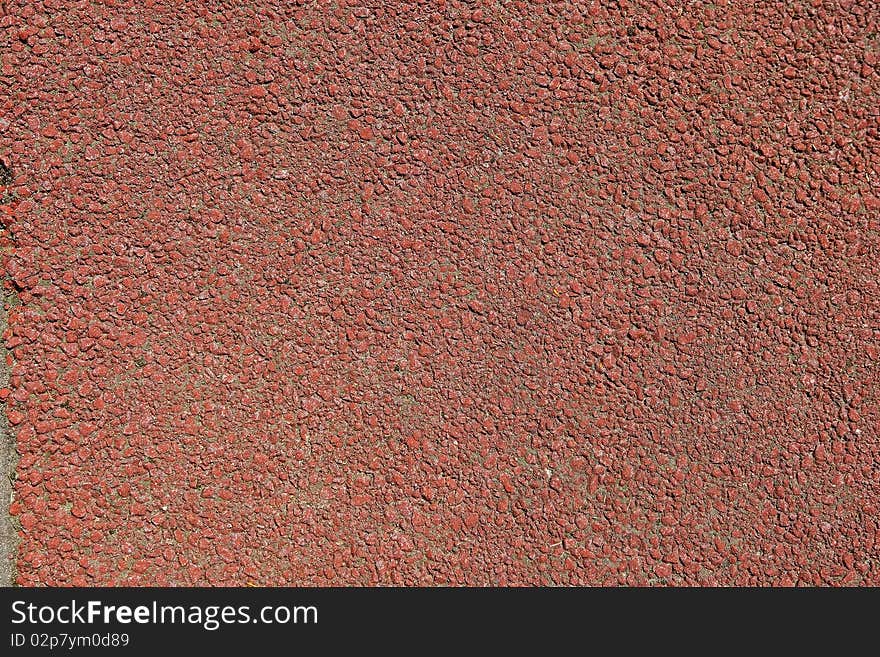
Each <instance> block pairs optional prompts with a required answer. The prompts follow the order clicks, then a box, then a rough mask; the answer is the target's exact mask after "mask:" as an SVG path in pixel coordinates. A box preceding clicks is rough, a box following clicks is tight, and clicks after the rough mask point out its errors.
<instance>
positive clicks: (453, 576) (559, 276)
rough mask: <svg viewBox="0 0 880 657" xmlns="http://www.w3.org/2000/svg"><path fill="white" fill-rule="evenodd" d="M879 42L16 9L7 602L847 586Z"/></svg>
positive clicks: (7, 131)
mask: <svg viewBox="0 0 880 657" xmlns="http://www.w3.org/2000/svg"><path fill="white" fill-rule="evenodd" d="M755 5H757V8H755ZM878 19H880V8H878V5H877V4H876V3H875V2H873V1H868V2H856V1H853V0H848V1H843V0H841V1H838V2H827V1H826V2H822V1H815V2H810V1H803V2H801V1H794V2H786V3H780V2H759V3H753V2H750V1H745V0H742V1H736V2H725V0H714V2H712V3H709V2H686V3H679V2H671V1H670V2H662V1H657V2H652V1H648V0H635V1H633V2H623V0H621V1H620V2H609V3H604V2H603V3H599V2H589V1H586V2H535V1H532V2H513V1H510V2H508V1H505V2H494V1H493V2H488V1H482V0H481V1H477V2H457V1H446V2H443V1H442V0H437V1H436V2H434V1H432V2H422V3H410V2H372V3H348V2H345V1H344V0H337V1H336V2H320V3H314V2H304V1H303V0H299V1H298V2H289V3H281V2H274V1H272V2H270V1H269V0H250V1H249V2H244V3H240V2H180V1H177V0H175V1H174V2H171V1H167V0H166V1H163V2H155V1H153V0H139V1H137V2H135V1H133V0H113V1H111V0H106V1H105V2H89V1H82V2H67V1H62V0H53V1H50V0H43V1H42V2H39V1H38V2H31V1H28V2H25V1H24V0H8V1H7V2H6V3H5V15H4V16H3V18H2V20H0V25H2V40H3V47H2V50H0V67H2V70H0V75H2V78H0V80H2V85H3V93H2V96H0V103H2V122H0V156H2V158H3V159H4V160H5V161H6V162H7V164H9V165H10V166H11V167H12V168H13V171H14V175H15V181H14V183H13V184H12V186H11V187H10V188H9V193H10V195H9V196H7V199H6V208H7V209H6V210H5V213H6V214H5V216H6V218H7V223H10V224H11V225H9V226H8V228H7V229H6V230H5V231H4V233H3V244H4V247H3V248H4V253H5V256H4V257H5V265H6V270H7V274H8V278H7V282H6V287H7V290H8V291H12V290H13V289H17V290H18V300H19V301H18V303H19V305H17V306H16V307H14V308H12V309H11V311H10V320H9V326H10V328H9V330H8V331H7V332H6V334H5V336H4V337H5V339H6V344H7V346H8V347H9V348H11V354H12V355H13V356H14V363H13V365H12V377H11V380H10V384H9V389H8V390H7V391H5V392H4V395H8V399H7V402H8V406H7V410H6V412H7V415H8V419H9V421H10V423H11V425H12V426H13V430H14V431H15V432H16V434H17V440H18V451H19V454H20V462H19V465H18V479H17V481H16V484H15V491H16V499H15V501H14V503H13V504H12V508H11V512H12V513H13V514H14V516H15V518H16V521H17V522H18V523H20V535H21V543H20V545H19V547H18V556H17V569H18V582H19V583H20V584H24V585H33V584H86V585H92V584H95V585H97V584H134V585H141V584H144V585H146V584H176V585H190V584H247V583H253V584H267V585H274V584H305V585H327V584H378V583H381V584H406V585H415V584H422V585H431V584H454V585H458V584H476V585H482V584H500V585H512V584H528V585H534V584H657V585H669V584H724V585H727V584H762V585H765V584H774V585H776V584H793V583H796V584H811V585H820V584H821V585H839V584H862V585H875V586H876V585H880V558H878V545H880V524H878V505H880V465H878V464H880V460H878V459H880V405H878V398H880V394H878V393H880V375H878V372H880V363H878V354H880V339H878V338H880V290H878V276H877V263H878V260H880V198H878V196H880V192H878V188H880V178H878V176H880V142H878V106H880V102H878V97H880V94H878V92H880V84H878V82H880V80H878V73H880V71H878V59H880V36H878V32H880V28H878ZM10 212H11V213H12V214H9V213H10Z"/></svg>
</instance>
